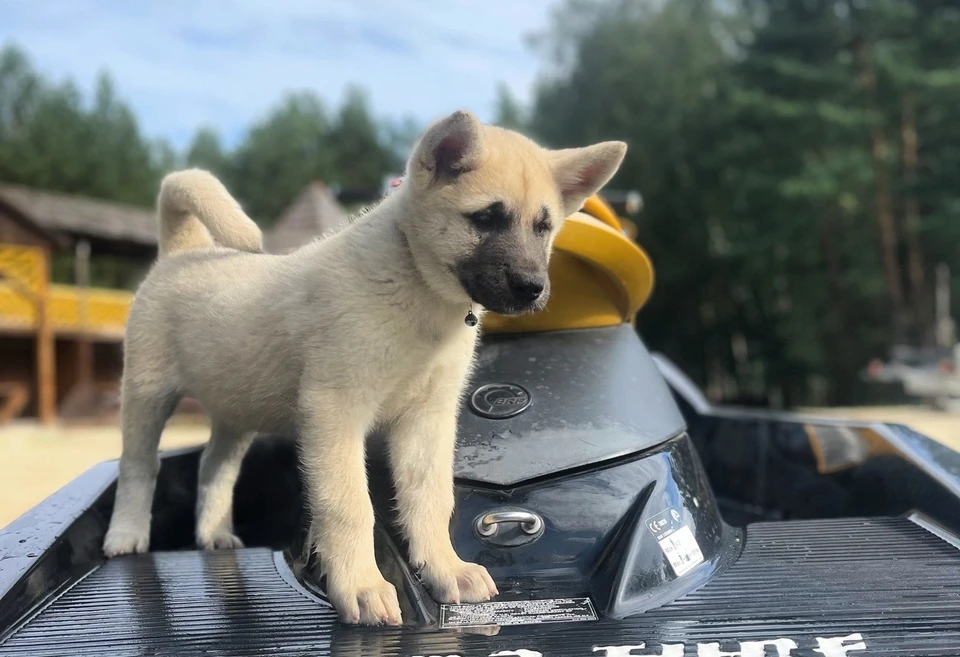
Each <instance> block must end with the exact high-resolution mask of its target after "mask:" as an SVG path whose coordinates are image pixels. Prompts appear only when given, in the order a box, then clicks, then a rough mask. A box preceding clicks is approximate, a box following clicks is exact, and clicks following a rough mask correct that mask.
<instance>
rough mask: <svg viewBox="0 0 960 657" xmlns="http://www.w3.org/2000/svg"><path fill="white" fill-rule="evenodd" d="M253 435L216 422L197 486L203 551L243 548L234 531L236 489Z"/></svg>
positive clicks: (198, 518)
mask: <svg viewBox="0 0 960 657" xmlns="http://www.w3.org/2000/svg"><path fill="white" fill-rule="evenodd" d="M254 435H255V434H253V433H240V432H238V431H235V430H233V429H231V428H229V427H227V426H225V425H224V424H222V423H220V422H217V421H214V422H213V429H212V430H211V431H210V442H209V443H208V444H207V446H206V448H205V449H204V450H203V456H201V457H200V477H199V481H198V485H197V545H199V546H200V547H202V548H203V549H204V550H218V549H222V548H241V547H243V542H242V541H241V540H240V539H239V538H238V537H237V536H236V535H235V534H234V533H233V488H234V485H235V484H236V483H237V477H238V476H239V475H240V465H241V464H242V463H243V455H244V454H246V452H247V449H248V448H249V447H250V443H251V442H252V441H253V437H254Z"/></svg>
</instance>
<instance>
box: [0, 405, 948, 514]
mask: <svg viewBox="0 0 960 657" xmlns="http://www.w3.org/2000/svg"><path fill="white" fill-rule="evenodd" d="M803 412H804V413H805V414H809V415H819V416H825V417H845V418H851V419H860V420H876V421H884V422H896V423H898V424H906V425H908V426H911V427H913V428H914V429H916V430H917V431H920V432H922V433H925V434H927V435H928V436H930V437H931V438H934V439H936V440H939V441H941V442H942V443H944V444H946V445H949V446H951V447H953V448H954V449H957V450H958V451H960V414H948V413H939V412H936V411H931V410H927V409H923V408H913V407H882V408H830V409H804V411H803ZM208 432H209V429H208V428H207V426H206V425H205V424H203V423H202V421H200V420H198V419H196V418H193V419H181V420H176V421H174V422H173V423H172V424H171V426H169V427H167V429H166V431H164V434H163V439H162V441H161V448H165V449H171V448H176V447H184V446H188V445H198V444H200V443H203V442H205V441H206V440H207V437H208V435H209V433H208ZM119 455H120V430H119V428H117V427H115V426H71V427H55V428H50V429H44V428H41V427H38V426H37V425H36V424H33V423H14V424H10V425H7V426H5V427H3V428H0V527H3V526H5V525H7V523H9V522H10V521H12V520H13V519H14V518H16V517H17V516H19V515H20V514H21V513H23V512H24V511H26V510H27V509H29V508H30V507H32V506H34V505H35V504H37V503H38V502H40V501H42V500H43V499H44V498H45V497H47V496H48V495H50V494H51V493H53V492H54V491H56V490H57V489H58V488H60V487H61V486H63V485H64V484H66V483H67V482H69V481H70V480H71V479H73V478H74V477H76V476H77V475H79V474H80V473H82V472H83V471H85V470H86V469H88V468H89V467H91V466H93V465H95V464H96V463H99V462H101V461H106V460H109V459H115V458H117V457H118V456H119Z"/></svg>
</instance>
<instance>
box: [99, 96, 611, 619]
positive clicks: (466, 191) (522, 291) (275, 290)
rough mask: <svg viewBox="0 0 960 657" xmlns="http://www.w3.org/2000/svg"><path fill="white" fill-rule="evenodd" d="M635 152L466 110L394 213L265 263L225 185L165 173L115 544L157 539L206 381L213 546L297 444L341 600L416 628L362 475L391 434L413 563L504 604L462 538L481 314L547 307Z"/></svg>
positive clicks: (203, 510)
mask: <svg viewBox="0 0 960 657" xmlns="http://www.w3.org/2000/svg"><path fill="white" fill-rule="evenodd" d="M625 152H626V145H625V144H623V143H621V142H605V143H601V144H596V145H594V146H590V147H588V148H578V149H569V150H546V149H544V148H541V147H540V146H538V145H536V144H535V143H534V142H532V141H530V140H529V139H527V138H525V137H523V136H521V135H520V134H517V133H515V132H510V131H507V130H503V129H500V128H496V127H491V126H485V125H482V124H481V123H480V122H479V121H478V120H477V119H476V118H475V117H474V116H473V115H472V114H469V113H467V112H456V113H454V114H452V115H450V116H448V117H447V118H445V119H443V120H441V121H439V122H437V123H435V124H433V125H432V126H431V127H430V128H429V129H428V130H427V131H426V133H425V134H424V135H423V136H422V138H421V139H420V141H419V143H418V144H417V146H416V147H415V149H414V152H413V154H412V156H411V158H410V160H409V162H408V164H407V168H406V177H405V180H404V184H403V185H402V186H399V187H397V188H396V189H395V190H394V191H393V192H391V193H390V194H389V195H388V196H387V197H386V198H385V199H384V200H383V201H381V202H380V204H379V205H378V206H377V207H375V208H374V209H372V210H371V211H369V212H368V213H366V214H364V215H362V216H360V217H358V218H356V219H355V220H353V221H352V222H351V223H350V224H349V225H347V227H345V228H344V229H342V230H340V231H339V232H336V233H334V234H333V235H331V236H328V237H325V238H323V239H320V240H318V241H315V242H313V243H311V244H308V245H306V246H304V247H302V248H300V249H299V250H297V251H295V252H293V253H291V254H289V255H284V256H276V255H264V254H262V253H261V250H262V249H261V244H262V241H261V234H260V231H259V230H258V228H257V226H256V225H255V224H254V223H253V221H251V220H250V219H249V218H248V217H247V216H246V215H245V214H244V213H243V211H242V210H241V208H240V206H239V205H238V204H237V203H236V201H234V200H233V198H232V197H231V196H230V195H229V193H228V192H227V190H226V189H225V188H224V187H223V185H221V184H220V182H219V181H217V179H216V178H214V177H213V176H212V175H210V174H208V173H206V172H203V171H198V170H188V171H181V172H177V173H173V174H171V175H169V176H167V178H166V179H165V180H164V181H163V183H162V185H161V189H160V195H159V199H158V215H159V222H160V258H159V260H158V261H157V263H156V264H155V265H154V267H153V269H152V270H151V271H150V273H149V275H148V276H147V278H146V280H145V281H144V283H143V284H142V286H141V287H140V289H139V290H138V292H137V296H136V299H135V301H134V303H133V306H132V307H131V309H130V315H129V319H128V322H127V329H126V340H125V360H124V373H123V382H122V429H123V455H122V457H121V459H120V474H119V483H118V488H117V497H116V505H115V508H114V512H113V517H112V519H111V523H110V528H109V531H108V532H107V535H106V540H105V543H104V552H105V554H106V555H107V556H108V557H112V556H115V555H120V554H127V553H135V552H143V551H145V550H147V549H148V540H149V533H150V506H151V500H152V497H153V490H154V485H155V482H156V477H157V470H158V459H157V444H158V441H159V440H160V433H161V431H162V429H163V426H164V423H165V422H166V420H167V419H168V417H169V415H170V414H171V412H172V411H173V408H174V407H175V405H176V404H177V402H178V400H179V399H180V398H181V396H182V395H184V394H185V393H187V392H189V393H190V394H191V395H193V396H194V397H196V398H197V399H199V400H200V402H201V403H202V404H203V405H204V407H205V408H206V409H207V411H208V412H209V414H210V416H211V419H212V423H213V429H212V432H211V435H210V442H209V444H208V445H207V447H206V449H205V451H204V453H203V457H202V458H201V461H200V477H199V492H198V496H197V520H196V536H197V542H198V544H199V545H200V546H201V547H203V548H205V549H217V548H233V547H240V546H241V545H242V544H241V542H240V540H239V539H238V538H237V537H236V536H235V535H234V533H233V525H232V520H231V515H232V508H231V501H232V495H233V487H234V484H235V482H236V479H237V475H238V472H239V469H240V462H241V460H242V458H243V455H244V452H245V450H246V449H247V447H248V445H249V444H250V441H251V439H252V437H253V436H254V435H255V434H256V433H257V432H270V433H276V434H288V435H296V436H297V437H298V439H299V441H300V451H301V458H302V466H303V473H304V478H305V486H306V491H307V495H308V500H309V504H310V508H311V515H312V527H311V532H310V534H311V537H312V541H313V543H314V545H313V548H314V549H315V550H316V552H317V554H318V555H319V557H320V563H321V567H322V569H323V572H324V574H325V576H326V581H327V590H328V594H329V596H330V599H331V600H332V602H333V603H334V605H335V606H336V608H337V610H338V613H339V615H340V617H341V619H342V620H343V621H345V622H347V623H364V624H380V623H390V624H396V623H399V622H400V620H401V619H400V608H399V605H398V604H397V595H396V591H395V590H394V588H393V586H391V585H390V584H389V583H387V581H386V580H384V578H383V576H382V575H381V574H380V572H379V570H378V569H377V563H376V560H375V559H374V550H373V523H374V515H373V509H372V507H371V504H370V499H369V496H368V493H367V480H366V472H365V469H364V437H365V435H367V434H368V433H370V432H371V431H372V430H374V429H382V430H384V433H385V434H386V436H387V452H388V456H389V460H390V466H391V469H392V471H393V477H394V480H395V484H396V490H397V505H398V510H399V522H400V523H401V529H402V530H403V532H404V534H405V536H406V537H407V539H408V541H409V546H410V560H411V563H412V564H413V565H414V566H415V567H417V568H418V569H420V572H421V574H422V577H423V579H424V581H425V583H426V584H427V586H428V587H430V589H431V592H432V594H433V596H434V597H435V598H436V599H437V600H439V601H441V602H453V603H457V602H480V601H484V600H488V599H490V598H491V597H492V596H494V595H496V594H497V588H496V585H495V584H494V582H493V580H492V579H491V578H490V575H489V574H488V573H487V571H486V569H484V568H483V567H481V566H478V565H476V564H472V563H467V562H464V561H462V560H461V559H460V558H459V557H458V556H457V554H456V552H455V551H454V549H453V546H452V545H451V541H450V535H449V522H450V518H451V514H452V512H453V501H454V494H453V455H454V442H455V436H456V426H457V413H458V408H459V405H460V395H461V391H462V390H463V388H464V384H465V381H466V379H467V377H468V375H469V373H470V369H471V362H472V360H473V353H474V347H475V345H476V342H477V329H476V328H474V327H471V326H468V325H467V323H466V322H465V317H466V316H467V314H468V313H469V312H471V311H472V312H473V313H475V314H476V315H478V316H481V315H482V313H483V310H484V309H489V310H492V311H495V312H497V313H502V314H517V313H524V312H529V311H536V310H539V309H541V308H543V306H544V304H545V303H546V300H547V296H548V294H549V291H550V281H549V279H548V277H547V264H548V261H549V258H550V249H551V244H552V242H553V238H554V236H555V235H556V233H557V231H558V230H559V228H560V225H561V223H562V222H563V220H564V218H565V217H566V216H567V215H569V214H571V213H573V212H575V211H576V210H578V209H579V208H580V206H581V205H582V203H583V201H584V200H585V199H586V198H587V197H588V196H589V195H591V194H593V193H594V192H596V191H597V190H598V189H599V188H600V187H602V186H603V185H604V184H605V183H606V182H607V181H608V180H609V179H610V178H611V177H612V176H613V174H614V173H615V172H616V170H617V168H618V167H619V166H620V163H621V161H622V160H623V157H624V154H625Z"/></svg>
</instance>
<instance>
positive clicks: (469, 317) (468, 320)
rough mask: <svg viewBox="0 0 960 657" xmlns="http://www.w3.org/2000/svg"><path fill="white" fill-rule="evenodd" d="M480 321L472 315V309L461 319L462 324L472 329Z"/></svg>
mask: <svg viewBox="0 0 960 657" xmlns="http://www.w3.org/2000/svg"><path fill="white" fill-rule="evenodd" d="M478 321H480V320H478V319H477V316H476V315H474V314H473V308H471V309H470V310H469V311H468V312H467V316H466V317H464V318H463V323H464V324H466V325H467V326H469V327H470V328H473V327H474V326H476V325H477V322H478Z"/></svg>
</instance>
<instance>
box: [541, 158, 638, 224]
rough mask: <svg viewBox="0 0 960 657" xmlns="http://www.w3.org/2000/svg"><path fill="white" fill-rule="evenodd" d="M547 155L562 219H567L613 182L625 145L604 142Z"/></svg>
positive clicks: (621, 160)
mask: <svg viewBox="0 0 960 657" xmlns="http://www.w3.org/2000/svg"><path fill="white" fill-rule="evenodd" d="M551 153H552V160H553V175H554V178H555V179H556V181H557V187H559V189H560V195H561V197H562V199H563V212H564V216H570V215H571V214H573V213H574V212H576V211H577V210H579V209H580V208H582V207H583V202H584V201H586V200H587V198H588V197H589V196H592V195H593V194H596V193H597V192H598V191H599V190H600V188H601V187H603V186H604V185H606V184H607V182H609V180H610V179H611V178H613V174H615V173H616V172H617V169H619V168H620V164H621V163H622V162H623V158H624V156H625V155H626V154H627V145H626V144H625V143H623V142H622V141H605V142H601V143H599V144H594V145H593V146H587V147H586V148H568V149H564V150H559V151H552V152H551Z"/></svg>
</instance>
